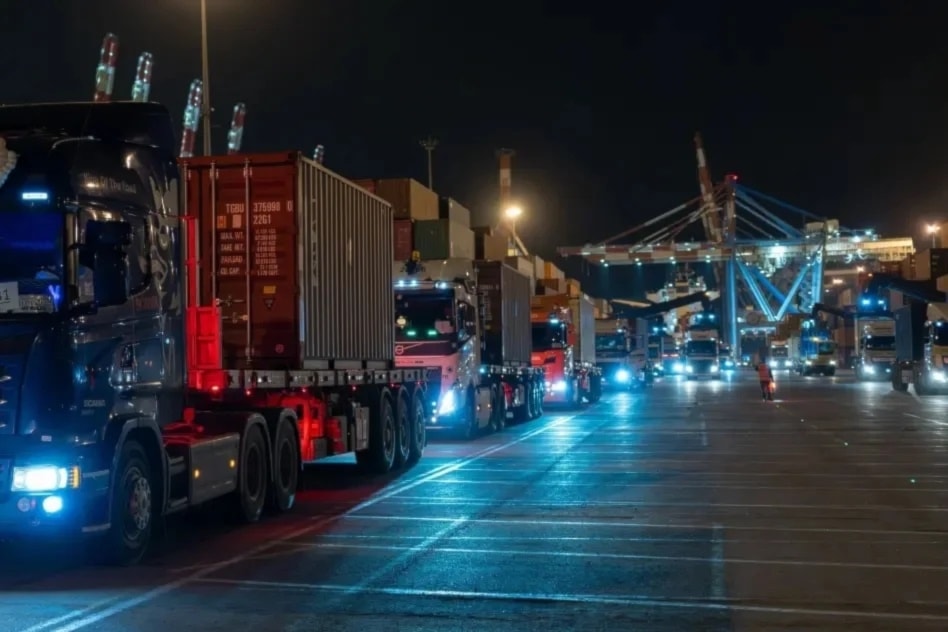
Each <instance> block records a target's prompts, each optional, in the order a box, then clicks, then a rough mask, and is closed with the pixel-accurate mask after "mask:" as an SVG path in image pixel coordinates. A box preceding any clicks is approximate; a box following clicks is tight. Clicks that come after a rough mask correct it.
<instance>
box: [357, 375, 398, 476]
mask: <svg viewBox="0 0 948 632" xmlns="http://www.w3.org/2000/svg"><path fill="white" fill-rule="evenodd" d="M369 414H370V415H371V418H370V419H369V448H368V449H367V450H363V451H361V452H357V453H356V460H357V462H358V463H359V464H360V465H362V466H364V467H366V468H367V469H368V470H369V471H371V472H372V473H373V474H386V473H387V472H388V471H389V470H391V469H392V465H393V464H394V463H395V443H396V437H397V435H398V430H397V428H396V422H395V410H394V408H393V406H392V399H391V397H390V396H389V391H388V389H382V390H380V391H379V396H378V401H377V402H376V403H375V404H374V405H372V406H371V407H370V412H369Z"/></svg>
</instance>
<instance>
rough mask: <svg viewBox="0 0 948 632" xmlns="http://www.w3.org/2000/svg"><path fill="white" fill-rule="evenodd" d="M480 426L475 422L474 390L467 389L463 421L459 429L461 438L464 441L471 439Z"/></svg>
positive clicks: (475, 404) (475, 403)
mask: <svg viewBox="0 0 948 632" xmlns="http://www.w3.org/2000/svg"><path fill="white" fill-rule="evenodd" d="M480 429H481V428H480V424H478V422H477V401H476V399H475V395H474V390H473V389H470V388H469V389H467V399H466V401H465V402H464V419H463V421H462V425H461V428H460V432H461V438H462V439H464V440H465V441H467V440H470V439H473V438H474V437H476V436H477V434H478V432H479V431H480Z"/></svg>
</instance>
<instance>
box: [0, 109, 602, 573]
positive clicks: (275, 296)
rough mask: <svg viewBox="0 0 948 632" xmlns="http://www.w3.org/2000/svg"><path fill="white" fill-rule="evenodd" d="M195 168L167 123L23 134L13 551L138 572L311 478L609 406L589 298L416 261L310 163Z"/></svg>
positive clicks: (107, 114) (2, 295) (5, 166)
mask: <svg viewBox="0 0 948 632" xmlns="http://www.w3.org/2000/svg"><path fill="white" fill-rule="evenodd" d="M174 149H175V143H174V136H173V130H172V124H171V118H170V116H169V114H168V112H167V110H166V109H165V108H164V107H163V106H160V105H157V104H152V103H94V104H93V103H73V104H53V105H24V106H9V107H2V108H0V209H3V210H2V211H0V226H2V231H0V536H8V535H17V534H19V535H23V534H37V533H55V534H58V535H87V536H90V537H94V538H96V539H97V540H98V541H99V542H98V544H99V546H98V550H99V551H100V552H101V553H102V554H103V555H104V556H105V557H106V558H108V559H109V560H111V561H113V562H117V563H124V564H130V563H136V562H137V561H138V560H140V559H141V557H142V556H143V555H144V553H145V551H146V550H147V548H148V545H149V541H150V539H151V535H152V531H153V530H154V528H155V525H156V521H158V520H160V519H163V517H164V516H167V515H170V514H173V513H176V512H181V511H185V510H187V509H189V508H191V507H194V506H196V505H201V504H203V503H205V502H207V501H210V500H213V499H221V500H224V499H226V500H227V502H230V503H231V504H232V506H233V508H234V510H235V515H237V516H238V517H239V518H240V519H241V520H243V521H251V522H252V521H256V520H258V519H259V518H260V517H261V515H262V514H263V512H264V510H265V509H267V508H269V509H270V510H271V511H274V512H284V511H287V510H289V509H290V508H291V507H292V506H293V505H294V502H295V498H296V493H297V489H298V485H299V480H300V473H301V469H302V467H303V466H304V465H305V464H307V463H311V462H314V461H317V460H319V459H322V458H324V457H332V456H338V455H345V454H352V455H354V457H355V460H356V461H357V463H358V464H359V465H360V466H362V467H363V468H366V469H368V470H370V471H372V472H375V473H384V472H388V471H389V470H392V469H396V468H401V467H405V466H406V465H408V464H410V463H412V462H414V461H416V460H418V459H420V458H421V457H422V454H423V452H424V449H425V446H426V443H427V436H428V432H429V431H431V430H432V429H436V430H440V429H442V428H445V427H447V428H451V429H454V430H457V431H460V432H461V433H462V434H464V435H465V436H471V435H473V434H474V433H476V432H478V431H480V430H483V429H485V428H488V427H492V428H494V429H500V428H502V427H503V426H504V425H506V424H507V423H510V422H511V421H518V420H528V419H533V418H536V417H538V416H539V415H541V414H542V412H543V408H544V406H545V405H547V404H551V403H565V404H571V405H580V404H581V403H582V402H583V401H586V402H595V401H597V400H598V399H599V397H600V395H601V392H602V374H601V371H600V369H599V368H598V367H597V366H596V356H595V342H594V339H595V322H594V316H595V314H594V313H593V310H592V308H591V305H592V303H591V300H590V299H589V298H588V297H586V296H584V295H582V294H580V293H576V295H575V296H573V295H570V294H552V295H551V294H548V293H544V292H538V288H537V287H536V286H535V285H534V281H533V280H532V279H530V278H528V277H527V276H525V275H523V274H521V273H520V272H518V270H517V269H516V268H515V266H513V265H510V263H509V262H504V261H497V260H486V259H476V258H470V257H468V258H456V257H455V258H448V259H439V260H436V261H431V260H428V261H426V260H425V259H424V256H423V253H414V254H413V255H412V257H411V258H410V259H409V260H407V261H398V260H397V259H396V257H395V256H394V251H393V238H392V237H393V211H392V205H391V204H390V203H389V202H387V201H385V200H384V199H382V198H381V197H379V196H377V195H375V194H373V193H371V192H369V191H367V190H365V189H364V188H363V187H360V186H358V185H357V184H355V183H353V182H351V181H349V180H347V179H345V178H342V177H340V176H338V175H337V174H335V173H333V172H331V171H329V170H328V169H326V168H325V167H323V166H322V165H321V164H318V163H317V162H315V161H312V160H309V159H307V158H305V157H303V156H301V155H300V154H299V153H296V152H289V153H286V152H285V153H274V154H265V155H228V156H216V157H204V158H186V159H181V160H180V161H178V160H177V159H176V158H175V154H174ZM393 265H394V269H393Z"/></svg>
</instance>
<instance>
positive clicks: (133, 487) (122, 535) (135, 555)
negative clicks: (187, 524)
mask: <svg viewBox="0 0 948 632" xmlns="http://www.w3.org/2000/svg"><path fill="white" fill-rule="evenodd" d="M151 472H152V470H151V467H150V463H149V462H148V457H147V456H146V455H145V450H144V448H142V446H141V444H139V443H138V442H137V441H126V442H125V445H123V446H122V452H121V454H120V455H119V459H118V467H117V468H116V470H115V483H114V484H113V485H112V524H111V526H110V528H109V532H108V533H107V534H106V536H105V540H104V541H103V542H102V543H101V546H102V548H101V550H100V553H101V558H102V561H104V562H106V563H108V564H113V565H117V566H133V565H135V564H137V563H138V562H140V561H141V559H142V558H143V557H144V556H145V552H146V551H147V550H148V544H149V543H150V541H151V532H152V526H153V524H154V519H155V514H154V512H155V504H154V497H153V490H154V485H153V484H152V483H153V481H152V478H151V477H152V474H151Z"/></svg>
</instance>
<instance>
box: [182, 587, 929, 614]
mask: <svg viewBox="0 0 948 632" xmlns="http://www.w3.org/2000/svg"><path fill="white" fill-rule="evenodd" d="M198 581H199V583H202V584H218V585H224V586H237V587H240V588H245V589H250V590H254V589H255V590H280V591H294V592H340V593H345V592H346V591H348V590H349V586H344V585H337V584H304V583H295V582H267V581H254V580H239V579H200V580H198ZM363 592H364V594H374V595H387V596H396V597H430V598H434V599H455V600H466V601H485V600H493V601H521V602H531V603H575V604H597V605H612V606H625V607H630V608H636V607H637V608H676V609H679V610H717V611H723V612H734V611H739V612H754V613H760V614H769V615H787V614H790V615H798V616H811V617H833V618H838V617H851V618H859V619H876V620H886V619H893V620H902V621H938V622H943V621H948V615H939V614H928V613H918V614H912V613H902V612H884V611H872V610H844V609H836V608H826V609H822V608H791V607H781V606H766V605H753V604H745V603H741V602H740V601H723V602H716V601H714V600H709V599H694V600H691V599H659V598H656V597H648V596H637V595H627V596H620V597H607V596H604V595H596V594H568V593H515V592H488V591H483V592H481V591H462V590H424V589H416V588H366V589H365V590H364V591H363ZM939 605H941V604H939Z"/></svg>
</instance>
